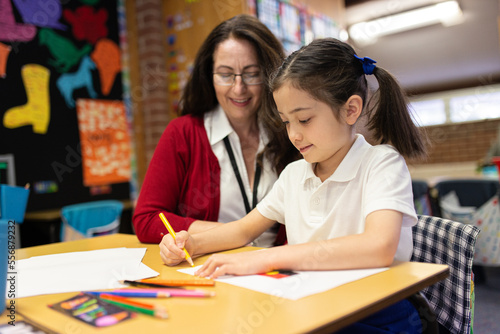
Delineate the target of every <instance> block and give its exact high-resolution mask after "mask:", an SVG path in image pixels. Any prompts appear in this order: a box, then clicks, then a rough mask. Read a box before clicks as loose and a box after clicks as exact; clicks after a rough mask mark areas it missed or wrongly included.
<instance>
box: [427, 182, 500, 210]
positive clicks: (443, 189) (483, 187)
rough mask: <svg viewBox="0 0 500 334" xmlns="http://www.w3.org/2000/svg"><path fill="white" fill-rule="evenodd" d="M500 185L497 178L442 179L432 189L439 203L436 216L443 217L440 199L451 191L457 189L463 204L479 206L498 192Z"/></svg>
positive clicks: (456, 191)
mask: <svg viewBox="0 0 500 334" xmlns="http://www.w3.org/2000/svg"><path fill="white" fill-rule="evenodd" d="M499 186H500V184H499V182H498V181H497V180H485V179H456V180H444V181H440V182H438V183H436V184H435V185H434V187H433V189H432V190H431V192H432V194H433V197H434V199H435V201H436V204H437V207H436V212H435V214H434V216H439V217H442V212H441V208H440V207H439V201H440V199H441V198H442V197H443V196H445V195H446V194H448V193H449V192H451V191H455V193H456V194H457V197H458V200H459V202H460V205H461V206H474V207H476V208H479V207H480V206H482V205H483V204H484V203H486V202H488V201H489V200H490V199H491V198H492V197H493V196H495V195H496V194H497V192H498V190H499Z"/></svg>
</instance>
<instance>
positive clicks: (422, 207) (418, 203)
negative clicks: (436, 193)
mask: <svg viewBox="0 0 500 334" xmlns="http://www.w3.org/2000/svg"><path fill="white" fill-rule="evenodd" d="M411 187H412V190H413V204H414V205H415V211H416V212H417V214H419V215H427V216H432V207H431V202H430V197H429V185H428V184H427V181H424V180H412V181H411Z"/></svg>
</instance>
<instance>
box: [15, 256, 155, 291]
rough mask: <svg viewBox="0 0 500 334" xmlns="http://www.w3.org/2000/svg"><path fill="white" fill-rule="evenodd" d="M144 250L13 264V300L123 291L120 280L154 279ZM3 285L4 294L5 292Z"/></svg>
mask: <svg viewBox="0 0 500 334" xmlns="http://www.w3.org/2000/svg"><path fill="white" fill-rule="evenodd" d="M145 253H146V248H125V247H121V248H110V249H102V250H93V251H86V252H71V253H62V254H52V255H44V256H34V257H31V258H29V259H25V260H19V261H17V262H16V288H15V292H16V298H21V297H29V296H36V295H43V294H50V293H62V292H72V291H89V290H100V289H112V288H119V287H123V285H122V284H120V283H119V281H120V280H137V279H143V278H149V277H154V276H158V275H159V273H157V272H156V271H154V270H153V269H151V268H149V267H148V266H146V265H145V264H143V263H142V262H141V261H142V258H143V257H144V254H145ZM9 288H10V287H9V285H8V284H7V290H9Z"/></svg>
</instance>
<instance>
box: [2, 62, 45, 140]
mask: <svg viewBox="0 0 500 334" xmlns="http://www.w3.org/2000/svg"><path fill="white" fill-rule="evenodd" d="M21 77H22V78H23V82H24V87H25V89H26V95H27V96H28V102H27V103H26V104H25V105H22V106H16V107H13V108H10V109H9V110H7V111H6V112H5V114H4V118H3V124H4V126H5V127H6V128H9V129H13V128H17V127H20V126H25V125H32V126H33V132H34V133H39V134H46V133H47V128H48V127H49V121H50V97H49V77H50V71H49V70H48V69H47V68H45V67H43V66H41V65H38V64H27V65H24V66H23V67H22V69H21Z"/></svg>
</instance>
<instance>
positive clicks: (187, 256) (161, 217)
mask: <svg viewBox="0 0 500 334" xmlns="http://www.w3.org/2000/svg"><path fill="white" fill-rule="evenodd" d="M160 219H161V221H162V222H163V224H164V225H165V227H166V228H167V230H168V233H170V235H171V236H172V238H174V240H175V231H174V229H173V228H172V226H171V225H170V223H169V222H168V220H167V217H165V215H164V214H163V212H160ZM183 250H184V253H185V254H186V261H187V262H189V264H190V265H191V267H194V263H193V259H191V255H189V253H188V251H187V250H186V248H185V247H184V248H183Z"/></svg>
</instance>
